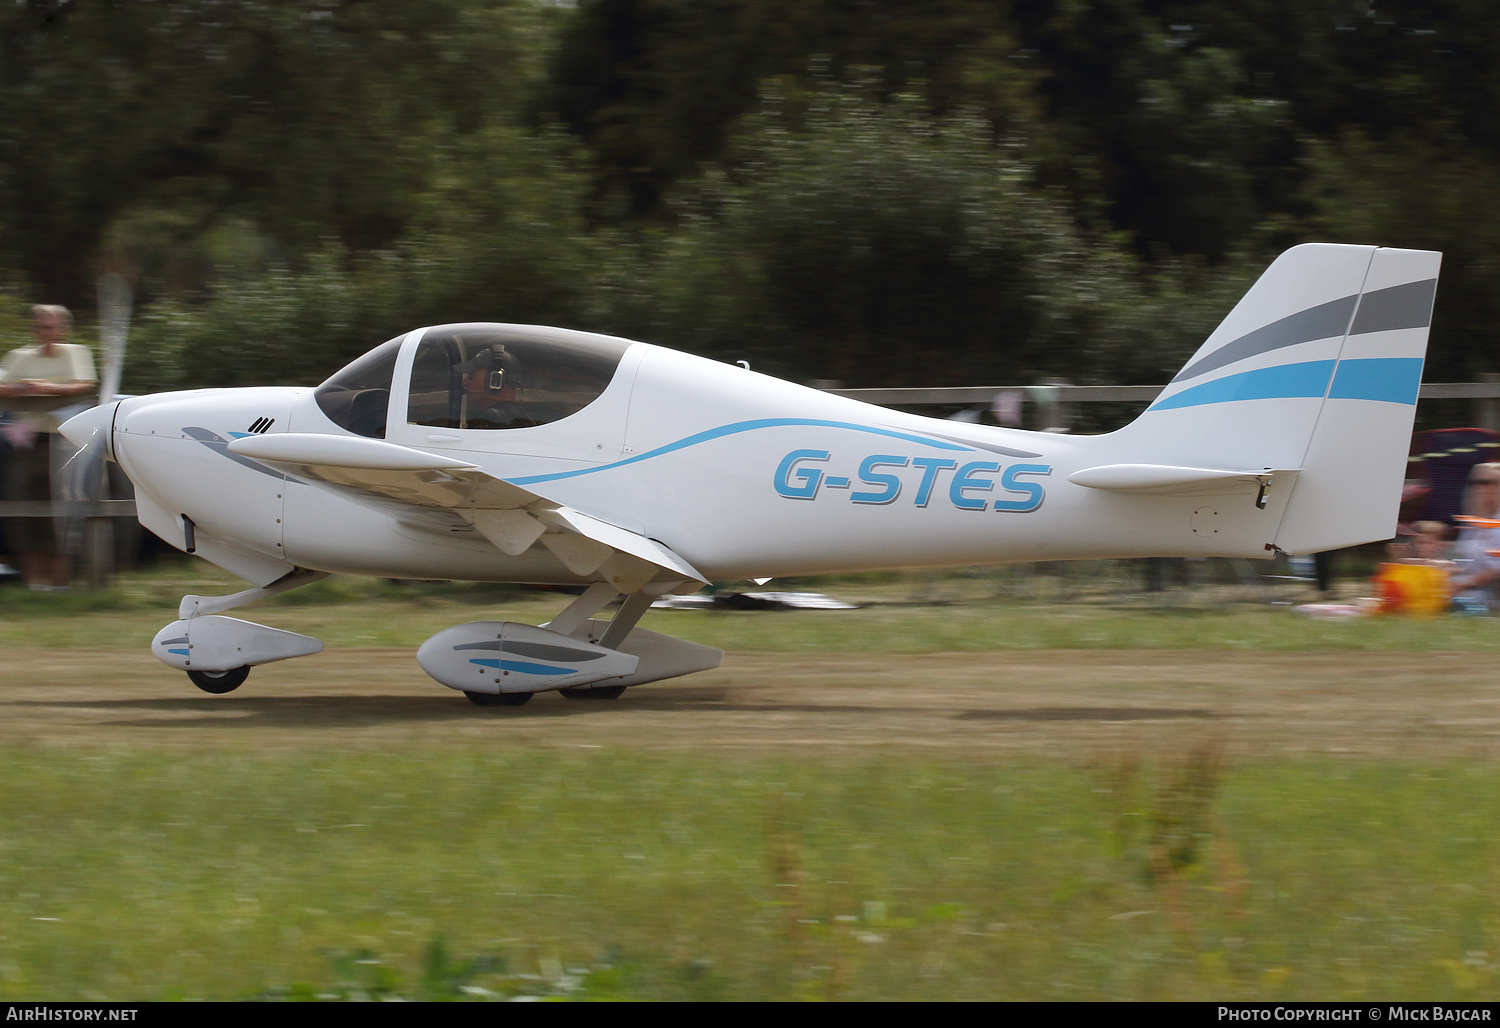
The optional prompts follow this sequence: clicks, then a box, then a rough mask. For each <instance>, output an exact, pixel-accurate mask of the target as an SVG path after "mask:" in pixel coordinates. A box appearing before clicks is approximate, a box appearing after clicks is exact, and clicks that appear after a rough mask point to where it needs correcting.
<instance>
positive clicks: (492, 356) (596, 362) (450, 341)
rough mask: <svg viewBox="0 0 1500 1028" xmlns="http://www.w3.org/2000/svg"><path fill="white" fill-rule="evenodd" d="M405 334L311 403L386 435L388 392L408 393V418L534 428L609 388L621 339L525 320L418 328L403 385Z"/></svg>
mask: <svg viewBox="0 0 1500 1028" xmlns="http://www.w3.org/2000/svg"><path fill="white" fill-rule="evenodd" d="M408 340H409V337H408V336H406V335H402V336H398V337H396V338H395V339H392V340H390V341H389V342H386V343H383V344H382V345H380V346H378V347H376V348H375V349H373V350H371V351H370V352H369V353H367V354H365V355H364V356H362V357H360V358H359V359H358V360H356V361H354V362H352V363H351V364H349V365H348V366H347V367H345V368H344V369H343V370H341V371H340V372H338V374H336V375H334V376H333V377H332V378H330V379H328V381H326V382H324V383H323V384H322V385H321V386H319V387H318V389H317V392H316V393H315V394H314V395H315V396H316V398H317V402H318V406H319V407H320V408H322V410H323V413H324V414H326V415H327V416H328V417H329V419H330V420H332V421H333V422H334V423H335V424H336V425H339V426H340V427H341V428H344V429H347V430H348V431H350V432H353V433H355V434H356V435H363V436H370V437H372V438H376V439H383V438H385V429H386V411H387V409H388V408H389V406H390V396H391V392H392V390H393V389H396V390H399V389H401V388H403V387H404V388H406V390H407V410H406V420H407V422H408V423H409V424H413V425H427V426H432V427H435V428H454V429H479V430H505V429H520V428H536V427H539V426H541V425H547V424H551V423H552V422H554V421H560V420H562V419H563V418H566V417H568V416H570V415H572V414H576V413H577V412H578V411H580V410H582V409H583V408H584V407H586V406H588V405H589V404H590V403H592V402H593V401H594V400H596V399H598V397H599V395H600V394H601V393H603V392H604V390H605V388H606V387H608V385H609V383H610V381H611V380H612V379H613V378H614V375H615V371H616V369H617V368H618V367H619V365H620V359H621V358H622V357H623V356H624V355H625V351H626V350H628V349H629V348H630V346H631V343H630V341H629V340H626V339H616V338H614V337H612V336H601V335H594V334H592V333H588V332H575V331H570V330H568V329H558V328H542V327H539V326H528V325H495V324H484V323H477V324H463V325H440V326H437V327H435V328H429V329H425V330H424V331H423V332H422V333H421V335H420V337H419V338H418V339H416V340H415V341H414V345H415V346H416V353H415V355H414V357H413V360H412V365H411V378H410V382H409V383H396V382H395V381H394V379H395V371H396V363H397V357H398V356H399V355H400V352H401V348H402V345H403V343H404V342H408Z"/></svg>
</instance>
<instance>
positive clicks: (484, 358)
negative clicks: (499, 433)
mask: <svg viewBox="0 0 1500 1028" xmlns="http://www.w3.org/2000/svg"><path fill="white" fill-rule="evenodd" d="M518 365H519V362H518V361H517V360H516V358H515V357H514V356H513V355H512V354H510V353H508V352H507V351H506V349H505V347H504V346H491V347H489V348H488V349H485V350H480V351H479V352H478V353H476V354H475V355H474V356H473V357H470V358H469V359H468V360H466V361H463V362H462V363H460V364H455V365H454V370H455V371H457V372H458V373H459V374H460V375H462V376H463V377H462V379H461V382H462V387H463V391H464V420H463V427H464V428H531V427H533V426H535V425H538V424H541V422H539V421H537V420H536V419H535V418H534V417H533V416H532V414H531V413H530V412H529V411H528V408H527V404H525V403H524V402H522V401H521V399H520V396H519V393H520V391H521V390H520V386H519V383H518V382H517V380H516V369H517V367H518Z"/></svg>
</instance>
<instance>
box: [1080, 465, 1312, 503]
mask: <svg viewBox="0 0 1500 1028" xmlns="http://www.w3.org/2000/svg"><path fill="white" fill-rule="evenodd" d="M1295 473H1296V469H1288V468H1264V469H1261V470H1241V471H1229V470H1224V469H1217V468H1183V467H1174V466H1172V465H1167V464H1105V465H1101V466H1099V467H1096V468H1084V469H1083V470H1082V471H1075V472H1073V474H1071V475H1069V476H1068V481H1069V482H1072V483H1073V484H1074V485H1081V486H1085V487H1086V488H1089V489H1114V490H1120V491H1122V492H1132V493H1155V494H1157V495H1165V496H1216V495H1221V494H1229V493H1237V492H1242V491H1248V490H1249V489H1258V488H1260V487H1261V486H1262V485H1265V484H1267V483H1268V482H1269V481H1270V480H1271V478H1272V477H1273V476H1275V475H1290V474H1295Z"/></svg>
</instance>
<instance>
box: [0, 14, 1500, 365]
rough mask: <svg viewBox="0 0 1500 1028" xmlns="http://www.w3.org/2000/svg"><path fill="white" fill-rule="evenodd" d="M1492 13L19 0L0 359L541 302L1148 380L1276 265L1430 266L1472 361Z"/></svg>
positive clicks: (761, 355) (1437, 338) (337, 356)
mask: <svg viewBox="0 0 1500 1028" xmlns="http://www.w3.org/2000/svg"><path fill="white" fill-rule="evenodd" d="M1497 58H1500V7H1496V6H1495V5H1494V4H1491V3H1488V2H1486V0H1408V2H1404V3H1400V4H1397V3H1395V2H1394V0H1212V2H1209V0H1180V2H1166V0H899V2H898V0H581V2H579V3H576V4H574V3H566V2H561V0H555V2H545V0H426V2H424V3H421V4H411V3H406V2H402V0H298V2H270V0H212V2H210V0H203V2H199V3H193V4H179V3H167V2H145V0H137V2H123V0H116V2H110V0H16V2H12V3H8V4H5V5H4V6H3V7H0V332H3V333H4V336H3V337H0V348H3V347H5V346H8V345H14V344H16V343H19V342H22V341H24V332H23V331H22V329H23V327H24V322H23V321H22V320H21V319H20V318H19V317H18V315H19V313H20V312H21V311H23V310H24V306H23V305H24V304H26V303H30V302H54V303H65V304H68V305H69V306H72V307H74V308H75V309H77V310H79V311H80V312H81V313H82V314H83V316H84V318H85V319H87V318H88V317H89V316H90V314H91V311H92V308H93V305H94V298H93V283H94V281H95V279H96V278H97V276H98V275H99V274H101V273H103V272H105V271H119V272H121V273H123V274H125V275H126V276H127V278H129V279H130V280H131V281H132V282H133V283H134V284H135V286H136V289H137V300H138V304H139V306H138V309H137V312H136V321H135V330H134V335H133V338H132V346H131V357H130V360H129V361H128V365H129V368H128V372H127V380H126V383H125V386H126V388H127V390H129V391H137V392H139V391H151V390H158V389H165V388H172V387H181V386H195V385H239V384H249V383H267V384H270V383H311V382H316V381H318V380H320V379H322V378H323V377H325V376H326V375H328V374H329V373H331V372H332V371H333V370H335V369H337V368H338V367H340V366H341V365H342V364H344V363H345V362H347V361H348V360H349V359H351V358H353V357H354V356H356V355H357V354H359V353H361V352H363V351H364V350H366V349H368V348H369V347H370V346H372V345H374V344H375V343H378V342H380V341H382V340H383V339H385V338H388V337H390V336H392V335H395V334H396V333H398V332H401V331H405V330H406V329H408V328H412V327H416V326H418V325H422V324H433V323H440V322H447V321H462V320H495V321H510V322H539V323H547V324H556V325H564V326H568V327H575V328H584V329H592V330H596V331H605V332H610V333H613V334H618V335H626V336H632V337H636V338H643V339H647V340H650V341H652V342H658V343H662V344H665V345H669V346H674V347H678V348H681V349H686V350H690V351H693V352H697V353H701V354H705V355H708V356H712V357H718V358H722V359H726V360H733V359H741V358H748V359H749V360H751V361H752V362H753V363H754V366H755V367H756V368H757V370H762V371H768V372H771V373H773V374H780V375H784V376H787V377H791V378H794V379H798V380H803V381H807V380H814V379H836V380H840V381H842V382H843V383H844V384H846V385H848V386H893V385H955V384H991V383H1001V382H1004V383H1021V384H1024V383H1028V382H1033V381H1036V380H1038V379H1040V378H1044V377H1048V376H1055V375H1063V376H1066V377H1068V378H1070V379H1071V380H1073V381H1074V382H1078V383H1108V382H1114V383H1127V384H1129V383H1154V382H1161V381H1164V380H1165V379H1166V378H1168V377H1169V376H1170V373H1171V372H1172V371H1173V370H1175V369H1176V367H1177V366H1179V365H1180V363H1181V362H1182V361H1183V360H1184V359H1185V357H1186V356H1187V355H1188V354H1189V353H1190V352H1191V351H1192V350H1193V349H1194V348H1195V347H1196V346H1197V344H1198V343H1199V342H1200V341H1201V340H1202V338H1203V337H1204V335H1205V334H1206V333H1207V332H1208V331H1209V330H1211V328H1212V327H1213V325H1214V324H1215V323H1216V322H1217V320H1218V319H1219V318H1220V317H1221V316H1222V315H1223V313H1225V312H1226V311H1227V309H1228V307H1229V306H1230V305H1231V304H1232V302H1233V300H1234V299H1235V298H1236V297H1237V295H1238V294H1239V292H1240V291H1241V290H1242V289H1243V288H1244V287H1245V286H1246V285H1247V284H1248V282H1249V281H1250V280H1251V279H1252V278H1253V277H1254V275H1255V274H1257V273H1258V271H1259V270H1260V269H1261V268H1262V267H1263V266H1264V264H1265V262H1266V261H1267V260H1268V259H1269V258H1270V257H1271V256H1273V255H1274V254H1275V253H1276V252H1278V251H1279V250H1281V249H1282V248H1284V247H1286V246H1288V245H1291V244H1294V243H1297V242H1303V241H1311V240H1326V241H1346V242H1360V243H1378V244H1383V245H1392V246H1404V247H1423V248H1434V249H1440V250H1443V251H1444V252H1445V253H1446V255H1447V257H1446V261H1445V266H1444V273H1443V284H1442V289H1441V291H1440V294H1439V304H1438V313H1437V318H1436V321H1435V323H1434V327H1433V337H1432V351H1431V357H1430V363H1429V370H1428V373H1427V376H1426V377H1427V378H1428V379H1429V380H1434V381H1462V380H1470V379H1472V378H1474V377H1475V375H1476V374H1478V373H1480V372H1485V371H1500V340H1497V339H1496V338H1495V333H1494V331H1493V327H1494V326H1495V325H1496V324H1500V317H1497V311H1496V306H1497V304H1500V289H1497V285H1500V283H1497V277H1496V267H1495V265H1496V259H1497V257H1496V255H1497V254H1500V174H1497V157H1500V120H1497V119H1496V118H1495V117H1494V111H1495V109H1496V107H1497V106H1500V103H1497V101H1500V59H1497Z"/></svg>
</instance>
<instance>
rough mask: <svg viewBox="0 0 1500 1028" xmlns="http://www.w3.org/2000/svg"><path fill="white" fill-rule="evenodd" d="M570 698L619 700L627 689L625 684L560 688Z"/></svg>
mask: <svg viewBox="0 0 1500 1028" xmlns="http://www.w3.org/2000/svg"><path fill="white" fill-rule="evenodd" d="M557 691H558V692H560V693H562V694H563V695H564V696H566V697H567V698H568V699H570V700H617V699H619V698H620V694H621V693H623V692H624V691H625V687H624V686H623V685H607V686H605V687H604V688H602V689H559V690H557Z"/></svg>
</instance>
